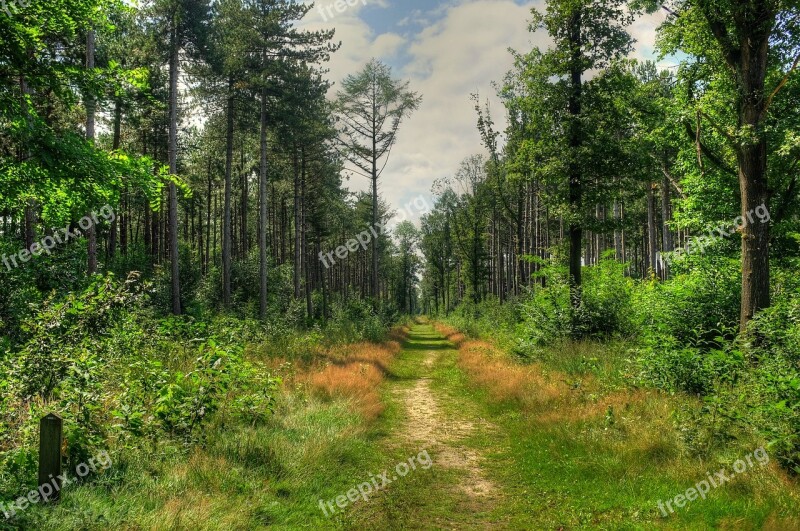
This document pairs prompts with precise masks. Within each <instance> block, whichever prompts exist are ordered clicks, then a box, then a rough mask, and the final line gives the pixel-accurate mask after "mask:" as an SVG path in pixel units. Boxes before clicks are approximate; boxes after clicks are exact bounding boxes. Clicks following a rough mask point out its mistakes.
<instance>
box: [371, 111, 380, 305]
mask: <svg viewBox="0 0 800 531" xmlns="http://www.w3.org/2000/svg"><path fill="white" fill-rule="evenodd" d="M373 101H374V100H373ZM375 115H376V112H373V114H372V127H373V129H372V131H373V134H372V226H373V227H374V228H375V230H377V228H378V154H377V149H378V147H377V141H378V138H377V134H378V127H377V124H376V122H375ZM379 239H380V234H379V235H378V237H377V238H375V241H373V242H372V298H374V299H375V301H376V302H377V299H378V296H379V285H378V252H379V249H380V245H378V243H379Z"/></svg>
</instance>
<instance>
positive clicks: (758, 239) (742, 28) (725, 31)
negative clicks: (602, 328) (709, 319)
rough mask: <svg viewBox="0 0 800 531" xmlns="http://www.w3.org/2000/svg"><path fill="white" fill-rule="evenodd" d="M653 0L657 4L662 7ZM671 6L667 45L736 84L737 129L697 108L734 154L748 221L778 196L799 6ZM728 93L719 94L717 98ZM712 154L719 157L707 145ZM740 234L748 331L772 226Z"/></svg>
mask: <svg viewBox="0 0 800 531" xmlns="http://www.w3.org/2000/svg"><path fill="white" fill-rule="evenodd" d="M646 3H647V4H649V7H650V9H651V10H654V9H657V8H659V7H661V5H662V3H661V2H658V3H653V2H646ZM664 7H666V9H668V10H669V11H670V12H671V13H672V14H673V16H672V17H671V18H670V19H669V20H668V21H667V22H666V23H665V24H664V26H663V27H662V28H661V46H662V50H663V51H664V52H666V53H670V52H675V51H682V52H684V53H686V54H688V55H690V56H691V57H693V58H696V60H697V62H698V65H700V68H701V69H702V70H701V72H702V73H703V74H705V75H704V78H705V81H709V80H710V79H712V76H713V77H717V76H720V77H722V78H723V79H726V80H728V81H729V83H730V84H731V87H732V90H730V91H726V93H724V97H725V99H726V103H727V104H728V106H729V107H730V108H732V109H734V110H735V111H734V115H735V117H734V120H732V127H728V126H727V125H726V124H725V123H724V119H722V120H721V119H720V118H719V117H718V116H719V115H718V114H716V113H712V112H710V111H709V109H707V108H705V106H704V105H698V106H697V113H698V116H699V119H700V120H702V121H705V122H708V123H710V124H711V126H712V127H713V128H715V129H716V130H717V131H718V132H720V133H721V134H722V135H723V136H724V137H725V139H726V140H727V142H728V144H729V146H730V147H731V148H732V149H733V151H734V152H735V158H736V173H737V178H738V183H739V194H740V199H741V215H742V218H743V219H748V215H749V216H751V217H752V212H753V211H755V210H756V209H757V208H759V207H762V208H769V205H770V199H771V195H772V194H773V192H772V191H771V186H770V182H769V173H768V158H769V153H770V152H769V144H768V135H769V132H768V129H769V128H768V127H767V125H768V122H769V121H770V120H775V119H776V117H775V116H771V113H770V110H771V109H772V107H773V103H774V102H775V99H776V97H777V96H778V95H779V94H780V93H781V90H782V89H783V88H784V87H785V86H786V84H787V82H788V81H789V77H790V76H791V75H792V73H793V72H794V71H795V70H796V68H797V66H798V63H800V53H798V48H800V40H798V39H799V37H798V35H800V32H798V27H797V20H798V16H799V15H800V6H798V5H797V4H796V3H794V2H784V1H781V0H746V1H739V0H714V1H711V0H698V1H693V2H688V1H684V0H678V1H675V2H670V3H668V4H667V5H666V6H664ZM694 70H695V71H697V69H694ZM768 80H769V81H770V82H771V86H767V81H768ZM712 90H714V89H713V88H712ZM722 95H723V94H719V93H718V94H717V98H719V96H722ZM723 112H724V111H723ZM720 114H722V113H720ZM705 155H706V156H711V157H715V155H713V154H711V153H709V152H708V151H706V153H705ZM716 158H717V159H720V157H719V156H716ZM741 232H742V306H741V314H740V319H739V321H740V322H739V325H740V329H741V330H742V331H744V330H746V328H747V324H748V323H749V322H750V320H752V318H753V316H754V315H755V314H756V313H757V312H758V311H759V310H761V309H764V308H767V307H768V306H769V305H770V263H769V247H770V226H769V223H747V224H746V225H745V226H744V228H743V229H742V231H741Z"/></svg>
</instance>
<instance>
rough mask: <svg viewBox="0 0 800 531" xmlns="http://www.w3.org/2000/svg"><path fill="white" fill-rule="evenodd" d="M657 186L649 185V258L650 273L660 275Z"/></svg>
mask: <svg viewBox="0 0 800 531" xmlns="http://www.w3.org/2000/svg"><path fill="white" fill-rule="evenodd" d="M654 188H655V185H654V184H653V183H647V258H648V264H647V266H648V269H649V271H648V273H649V274H653V273H655V274H658V273H659V272H660V268H659V264H658V243H657V234H658V231H657V230H656V198H655V191H654Z"/></svg>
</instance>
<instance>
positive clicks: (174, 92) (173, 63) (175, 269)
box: [168, 15, 181, 315]
mask: <svg viewBox="0 0 800 531" xmlns="http://www.w3.org/2000/svg"><path fill="white" fill-rule="evenodd" d="M179 51H180V50H179V48H178V29H177V21H176V20H175V18H174V15H173V20H172V31H171V35H170V58H169V173H170V175H177V173H178V67H179V65H178V60H179V57H178V53H179ZM168 208H169V253H170V266H171V277H172V278H171V285H172V313H173V314H174V315H180V314H181V279H180V257H179V249H178V190H177V186H176V185H175V182H173V181H172V179H170V182H169V206H168Z"/></svg>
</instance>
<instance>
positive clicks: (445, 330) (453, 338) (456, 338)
mask: <svg viewBox="0 0 800 531" xmlns="http://www.w3.org/2000/svg"><path fill="white" fill-rule="evenodd" d="M433 328H434V329H435V330H436V331H437V332H439V333H440V334H442V335H443V336H444V337H445V339H447V340H448V341H449V342H450V343H452V344H453V346H454V347H456V348H461V346H462V345H463V344H464V343H466V342H467V336H466V335H464V334H462V333H461V332H459V331H458V330H457V329H456V328H453V327H452V326H449V325H446V324H442V323H433Z"/></svg>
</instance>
